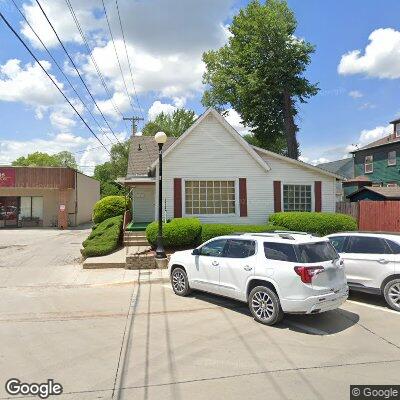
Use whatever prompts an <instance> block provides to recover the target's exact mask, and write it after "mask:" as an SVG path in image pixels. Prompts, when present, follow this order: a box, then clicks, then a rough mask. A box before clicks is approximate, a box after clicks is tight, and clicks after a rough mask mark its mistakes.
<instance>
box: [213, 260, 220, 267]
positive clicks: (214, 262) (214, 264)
mask: <svg viewBox="0 0 400 400" xmlns="http://www.w3.org/2000/svg"><path fill="white" fill-rule="evenodd" d="M211 265H213V266H214V267H217V266H218V265H219V262H218V261H213V262H212V263H211Z"/></svg>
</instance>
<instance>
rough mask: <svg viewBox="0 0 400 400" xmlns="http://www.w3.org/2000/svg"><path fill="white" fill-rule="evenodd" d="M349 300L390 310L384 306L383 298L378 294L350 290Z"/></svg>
mask: <svg viewBox="0 0 400 400" xmlns="http://www.w3.org/2000/svg"><path fill="white" fill-rule="evenodd" d="M349 300H353V301H359V302H360V303H365V304H370V305H373V306H379V307H385V308H388V309H391V308H390V307H388V305H387V304H386V301H385V298H384V297H383V296H380V295H378V294H370V293H363V292H357V291H354V290H350V294H349Z"/></svg>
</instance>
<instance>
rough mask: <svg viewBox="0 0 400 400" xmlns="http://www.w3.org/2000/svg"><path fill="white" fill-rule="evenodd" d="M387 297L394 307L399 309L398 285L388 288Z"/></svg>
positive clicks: (399, 290)
mask: <svg viewBox="0 0 400 400" xmlns="http://www.w3.org/2000/svg"><path fill="white" fill-rule="evenodd" d="M388 297H389V299H390V301H391V302H392V303H393V305H394V306H395V307H397V308H400V283H394V284H393V285H392V286H390V288H389V291H388Z"/></svg>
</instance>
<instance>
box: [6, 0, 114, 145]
mask: <svg viewBox="0 0 400 400" xmlns="http://www.w3.org/2000/svg"><path fill="white" fill-rule="evenodd" d="M11 1H12V2H13V4H14V6H15V8H16V9H17V10H18V12H19V13H20V14H21V16H22V18H23V19H24V20H25V22H26V23H27V25H28V26H29V28H30V29H31V31H32V32H33V33H34V35H35V36H36V38H37V39H38V40H39V42H40V43H41V45H42V46H43V48H44V49H45V50H46V52H47V54H48V55H49V56H50V58H51V59H52V61H53V62H54V64H55V65H56V66H57V68H58V69H59V71H60V72H61V74H62V75H63V76H64V78H65V79H66V81H67V82H68V84H69V85H70V86H71V88H72V90H73V91H74V92H75V94H76V95H77V97H78V98H79V100H80V101H81V102H82V104H83V106H84V107H85V108H86V110H87V111H88V112H89V114H90V115H91V117H92V118H93V120H94V122H96V124H97V125H98V127H99V128H100V130H101V132H102V133H103V134H104V135H105V137H106V138H107V139H108V140H109V141H110V143H113V142H112V141H111V140H110V138H109V137H108V136H107V134H106V133H105V131H104V130H103V128H102V126H101V125H100V123H99V122H98V121H97V119H96V118H95V116H94V115H93V113H92V112H91V110H90V108H89V107H88V106H87V105H86V103H85V101H84V100H83V99H82V97H81V96H80V95H79V93H78V92H77V90H76V89H75V87H74V86H73V85H72V83H71V81H70V80H69V78H68V77H67V75H66V74H65V73H64V71H63V69H62V68H61V67H60V65H59V64H58V62H57V60H56V59H55V58H54V57H53V55H52V54H51V53H50V50H49V49H48V48H47V46H46V45H45V44H44V43H43V41H42V39H41V38H40V37H39V35H38V34H37V32H36V31H35V30H34V29H33V27H32V25H31V24H30V23H29V21H28V19H27V18H26V17H25V15H24V13H23V12H22V11H21V9H20V8H19V7H18V5H17V3H16V2H15V0H11Z"/></svg>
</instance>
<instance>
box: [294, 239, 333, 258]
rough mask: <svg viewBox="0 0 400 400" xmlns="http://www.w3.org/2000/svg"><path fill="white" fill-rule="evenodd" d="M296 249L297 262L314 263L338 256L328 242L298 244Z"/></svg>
mask: <svg viewBox="0 0 400 400" xmlns="http://www.w3.org/2000/svg"><path fill="white" fill-rule="evenodd" d="M296 249H297V254H298V259H299V262H302V263H316V262H320V261H328V260H334V259H336V258H338V254H337V252H336V250H335V249H334V247H333V246H332V245H331V243H330V242H317V243H310V244H299V245H297V246H296Z"/></svg>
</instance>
